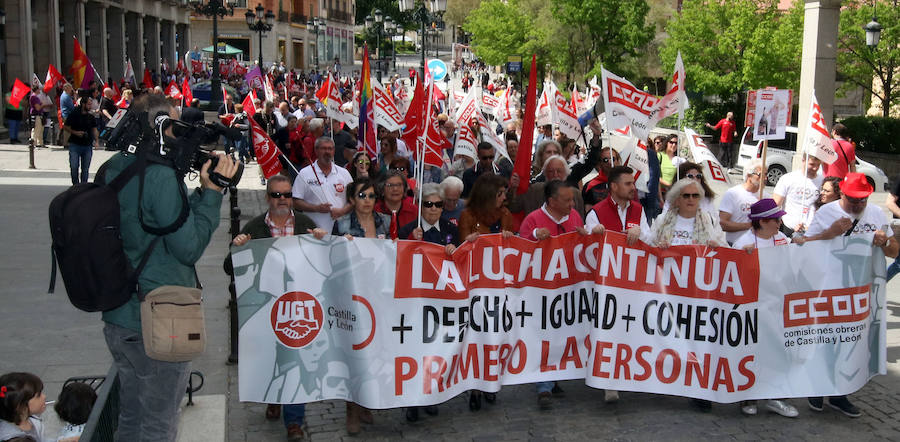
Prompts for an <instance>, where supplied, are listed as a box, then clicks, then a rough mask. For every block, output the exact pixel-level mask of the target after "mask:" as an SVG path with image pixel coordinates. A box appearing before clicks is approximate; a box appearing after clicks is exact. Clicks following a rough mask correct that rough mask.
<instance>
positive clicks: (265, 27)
mask: <svg viewBox="0 0 900 442" xmlns="http://www.w3.org/2000/svg"><path fill="white" fill-rule="evenodd" d="M264 10H265V8H263V6H262V5H261V4H258V3H257V5H256V13H255V14H254V13H253V11H251V10H250V9H247V12H246V13H245V14H244V17H245V18H246V19H247V27H248V28H250V30H251V31H254V32H256V33H257V34H259V72H260V73H263V72H265V71H264V70H263V44H262V39H263V33H266V32H269V31H271V30H272V26H275V14H274V13H272V10H271V9H270V10H268V11H265V14H263V11H264Z"/></svg>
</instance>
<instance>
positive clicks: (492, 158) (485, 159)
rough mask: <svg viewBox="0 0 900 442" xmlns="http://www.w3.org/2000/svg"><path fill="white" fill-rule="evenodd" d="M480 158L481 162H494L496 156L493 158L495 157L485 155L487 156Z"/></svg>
mask: <svg viewBox="0 0 900 442" xmlns="http://www.w3.org/2000/svg"><path fill="white" fill-rule="evenodd" d="M478 158H480V159H481V161H494V156H493V155H485V156H483V157H482V156H479V157H478Z"/></svg>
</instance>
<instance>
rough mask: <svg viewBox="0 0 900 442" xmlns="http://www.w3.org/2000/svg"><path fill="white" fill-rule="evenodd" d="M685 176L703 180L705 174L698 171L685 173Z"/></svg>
mask: <svg viewBox="0 0 900 442" xmlns="http://www.w3.org/2000/svg"><path fill="white" fill-rule="evenodd" d="M684 177H685V178H690V179H692V180H702V179H703V174H702V173H697V174H693V173H686V174H684Z"/></svg>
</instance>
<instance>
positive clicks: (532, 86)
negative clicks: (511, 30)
mask: <svg viewBox="0 0 900 442" xmlns="http://www.w3.org/2000/svg"><path fill="white" fill-rule="evenodd" d="M536 89H537V55H535V54H531V73H530V74H529V75H528V92H527V93H526V95H525V97H526V98H525V121H524V122H523V123H522V139H521V140H519V152H518V154H517V155H516V166H515V169H514V172H515V173H516V174H517V175H519V188H518V189H516V194H517V195H521V194H523V193H525V192H526V191H527V190H528V181H529V179H530V178H531V150H532V148H533V146H532V144H533V143H532V140H533V138H534V111H535V109H534V108H535V105H536V101H537V99H536V96H535V95H537V92H536Z"/></svg>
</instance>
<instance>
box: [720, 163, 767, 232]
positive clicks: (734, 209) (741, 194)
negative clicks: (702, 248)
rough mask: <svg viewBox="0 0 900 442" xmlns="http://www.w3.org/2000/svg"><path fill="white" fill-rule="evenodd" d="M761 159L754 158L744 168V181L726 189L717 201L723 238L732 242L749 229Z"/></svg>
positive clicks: (757, 198) (756, 197) (757, 189)
mask: <svg viewBox="0 0 900 442" xmlns="http://www.w3.org/2000/svg"><path fill="white" fill-rule="evenodd" d="M761 176H762V161H760V160H759V158H756V159H754V160H753V161H751V162H750V164H749V165H748V166H747V167H745V168H744V182H743V184H741V185H739V186H734V187H732V188H730V189H728V190H727V191H726V192H725V194H724V195H722V200H721V201H720V202H719V224H720V225H721V226H722V230H724V231H725V240H726V241H728V243H729V244H732V243H734V241H735V240H737V239H738V238H740V236H741V235H743V234H744V232H746V231H747V230H750V206H752V205H753V203H755V202H757V201H759V196H758V195H759V186H760V181H761Z"/></svg>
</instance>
